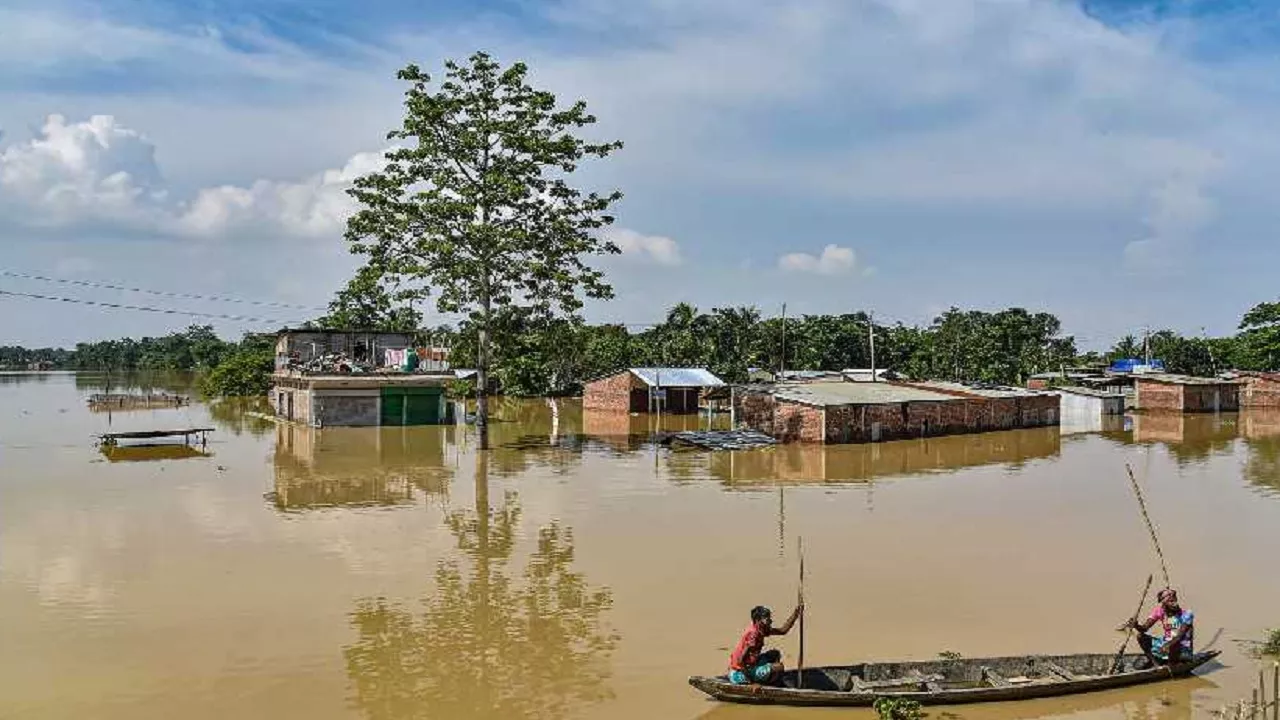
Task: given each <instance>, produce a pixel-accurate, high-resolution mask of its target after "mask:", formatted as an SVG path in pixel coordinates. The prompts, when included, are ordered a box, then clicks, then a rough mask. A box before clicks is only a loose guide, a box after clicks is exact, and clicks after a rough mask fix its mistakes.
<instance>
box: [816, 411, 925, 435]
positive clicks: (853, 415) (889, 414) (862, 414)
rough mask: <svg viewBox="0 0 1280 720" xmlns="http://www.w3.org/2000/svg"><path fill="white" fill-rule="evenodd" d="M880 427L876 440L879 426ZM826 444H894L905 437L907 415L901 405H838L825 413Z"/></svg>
mask: <svg viewBox="0 0 1280 720" xmlns="http://www.w3.org/2000/svg"><path fill="white" fill-rule="evenodd" d="M877 423H879V425H880V432H879V437H878V438H877V437H876V433H875V428H876V424H877ZM823 434H824V437H825V439H826V442H829V443H864V442H875V441H876V440H877V439H879V440H882V441H883V440H894V439H897V438H902V437H905V436H906V415H905V412H904V411H903V407H902V403H886V404H881V405H838V406H833V407H829V408H827V409H826V428H825V431H824V433H823Z"/></svg>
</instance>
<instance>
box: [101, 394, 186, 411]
mask: <svg viewBox="0 0 1280 720" xmlns="http://www.w3.org/2000/svg"><path fill="white" fill-rule="evenodd" d="M190 402H191V401H190V400H189V399H188V398H186V397H183V396H182V395H170V394H168V393H152V394H147V395H129V394H112V393H106V394H97V395H90V396H89V409H90V410H92V411H94V412H119V411H122V410H160V409H164V408H176V407H182V406H184V405H187V404H190Z"/></svg>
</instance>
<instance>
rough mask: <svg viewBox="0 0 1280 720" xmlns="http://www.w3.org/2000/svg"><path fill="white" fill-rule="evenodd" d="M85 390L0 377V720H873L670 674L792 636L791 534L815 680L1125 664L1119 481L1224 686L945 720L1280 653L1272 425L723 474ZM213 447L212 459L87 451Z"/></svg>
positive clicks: (561, 419) (1063, 712) (1186, 700)
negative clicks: (1247, 644) (201, 431)
mask: <svg viewBox="0 0 1280 720" xmlns="http://www.w3.org/2000/svg"><path fill="white" fill-rule="evenodd" d="M104 385H105V384H104V383H103V382H102V380H101V379H100V378H93V377H89V376H81V377H75V376H71V375H62V374H44V375H38V376H37V375H0V717H4V718H33V719H34V718H39V719H45V718H72V717H76V718H90V717H91V718H107V719H110V718H129V719H131V720H136V719H138V718H177V717H181V718H231V717H234V718H292V717H298V718H308V719H309V720H322V719H325V718H360V717H366V718H371V719H374V718H376V719H378V720H399V719H401V718H456V719H457V720H473V719H477V718H513V717H531V718H561V717H563V718H715V719H716V720H747V719H755V718H760V719H778V720H782V719H784V718H830V717H835V716H837V715H840V716H842V717H860V718H871V717H872V714H871V713H870V712H869V711H865V710H837V711H828V710H821V709H787V708H752V707H739V706H727V705H719V704H716V703H713V702H710V701H707V700H706V699H704V698H703V697H701V696H700V695H699V694H698V693H696V692H695V691H694V690H693V689H692V688H690V687H688V685H687V684H686V683H685V678H686V677H687V676H688V675H690V674H704V673H717V672H721V671H722V670H723V668H724V665H725V662H726V657H727V652H728V647H729V646H730V645H732V644H733V643H734V641H735V640H736V639H737V635H738V633H739V632H740V631H741V630H742V629H743V627H744V626H745V624H746V620H747V618H746V615H747V611H748V609H749V608H750V607H751V606H752V605H755V604H757V603H764V604H768V605H770V606H772V607H773V608H774V609H775V612H777V613H779V614H784V613H787V612H789V611H790V610H791V606H792V603H793V602H794V600H795V596H796V574H797V573H796V570H797V562H796V539H797V537H799V536H803V538H804V545H805V550H806V566H807V570H808V579H807V585H806V598H807V600H808V605H809V616H808V619H807V636H806V656H807V657H806V660H807V662H809V663H810V664H822V663H832V664H838V663H847V662H855V661H859V660H868V659H912V658H918V659H925V658H931V657H936V656H937V654H938V653H939V652H942V651H947V650H949V651H955V652H959V653H961V654H963V655H965V656H970V657H972V656H982V655H998V654H1016V653H1035V652H1054V653H1069V652H1108V651H1114V650H1115V648H1116V647H1117V646H1118V643H1119V641H1120V639H1121V638H1120V636H1118V635H1117V634H1116V633H1115V632H1114V630H1113V627H1114V625H1116V624H1117V623H1118V622H1120V621H1121V620H1122V619H1123V618H1124V617H1125V616H1126V615H1127V614H1128V613H1130V612H1132V608H1133V606H1134V605H1135V603H1136V602H1137V599H1138V597H1137V596H1138V593H1139V592H1140V591H1141V589H1142V583H1143V580H1145V577H1146V575H1147V574H1148V573H1150V572H1154V573H1156V575H1157V579H1158V578H1159V568H1158V564H1157V562H1156V560H1155V556H1154V553H1153V552H1152V550H1151V547H1150V542H1149V540H1148V538H1147V534H1146V529H1145V527H1144V526H1143V524H1142V520H1141V517H1140V515H1139V514H1138V511H1137V506H1136V502H1135V500H1134V498H1133V496H1132V494H1131V491H1130V489H1129V486H1128V481H1127V480H1126V478H1125V476H1124V464H1125V463H1126V462H1128V463H1131V464H1132V465H1133V467H1134V469H1135V471H1136V472H1137V474H1138V477H1139V479H1140V480H1141V482H1142V483H1143V487H1144V488H1145V490H1146V493H1147V498H1148V505H1149V508H1150V511H1151V513H1152V515H1153V517H1154V519H1155V520H1156V522H1157V523H1158V526H1159V533H1160V538H1161V541H1162V543H1163V545H1164V552H1165V554H1166V556H1167V558H1168V561H1169V570H1170V573H1171V575H1172V578H1173V582H1174V583H1175V584H1176V585H1177V586H1178V587H1180V588H1182V591H1183V595H1184V599H1185V601H1186V604H1187V605H1188V606H1189V607H1190V608H1192V609H1193V610H1194V611H1195V612H1196V614H1197V620H1198V623H1197V624H1198V644H1199V645H1200V646H1202V647H1203V646H1205V645H1207V644H1208V643H1210V642H1211V641H1212V642H1213V643H1214V646H1215V647H1217V648H1220V649H1222V650H1223V651H1224V654H1223V656H1222V658H1221V660H1222V662H1221V663H1216V664H1214V665H1213V666H1212V667H1209V668H1207V669H1205V670H1204V671H1203V672H1202V673H1201V674H1200V676H1199V677H1196V678H1193V679H1190V680H1186V681H1180V682H1173V683H1167V684H1162V685H1158V686H1148V687H1143V688H1134V689H1129V690H1123V691H1117V692H1108V693H1099V694H1094V695H1087V696H1080V697H1073V698H1061V699H1054V700H1043V701H1035V702H1026V703H1010V704H999V705H984V706H971V707H960V708H951V709H945V708H940V709H934V710H931V711H930V716H931V717H934V718H951V717H961V718H972V719H973V720H987V719H990V720H1004V719H1006V718H1050V717H1068V716H1070V717H1078V718H1124V719H1125V720H1137V719H1138V718H1142V719H1144V720H1147V719H1149V720H1157V719H1159V720H1179V719H1181V718H1192V717H1195V718H1208V717H1210V716H1211V713H1212V711H1213V710H1215V709H1217V708H1218V707H1220V706H1221V705H1223V704H1224V703H1226V702H1230V701H1233V700H1235V699H1237V698H1240V697H1242V696H1247V695H1248V693H1249V690H1250V688H1251V687H1252V684H1254V683H1256V678H1257V671H1258V668H1259V667H1260V663H1259V662H1258V661H1256V660H1254V659H1251V658H1250V657H1248V656H1247V655H1246V654H1245V652H1243V650H1242V648H1241V646H1240V645H1238V644H1237V643H1236V642H1235V641H1236V640H1240V639H1248V638H1257V637H1260V636H1261V635H1262V634H1263V632H1264V630H1265V629H1266V628H1268V627H1276V626H1280V562H1278V561H1277V560H1278V557H1280V416H1277V415H1271V416H1268V415H1265V414H1253V415H1218V416H1196V417H1171V418H1149V417H1139V418H1136V419H1132V420H1126V421H1120V422H1118V423H1115V424H1112V425H1110V426H1109V429H1107V430H1106V431H1104V432H1101V433H1072V432H1070V430H1069V429H1064V430H1061V431H1060V430H1058V429H1037V430H1025V431H1016V432H1006V433H993V434H988V435H971V436H960V437H949V438H933V439H927V440H915V441H906V442H896V443H885V444H880V445H868V446H844V447H831V448H826V449H823V448H818V447H802V446H786V447H777V448H772V449H764V450H753V451H743V452H734V453H724V452H720V453H711V452H703V451H672V450H670V449H667V448H663V447H657V446H655V445H654V444H652V443H651V442H649V440H648V436H649V434H650V433H651V432H653V431H654V430H655V429H657V428H658V427H660V426H661V427H665V428H666V429H678V428H690V429H693V428H698V427H705V425H706V422H707V421H706V419H705V418H697V417H692V418H689V417H684V418H672V417H665V418H663V419H662V421H661V423H660V422H659V420H658V419H657V418H653V417H644V416H639V417H633V416H603V415H599V414H593V413H586V414H585V416H584V413H583V411H582V410H581V409H580V407H579V406H578V405H577V404H576V403H575V402H573V401H560V402H558V403H556V404H555V406H554V408H553V405H552V404H550V403H548V402H545V401H519V402H517V401H506V402H498V403H497V415H498V417H499V418H500V421H499V422H495V423H494V425H493V428H492V444H493V449H492V450H491V451H490V452H488V453H477V451H476V441H475V437H474V435H473V433H472V429H471V428H465V427H419V428H385V429H343V428H331V429H323V430H315V429H309V428H302V427H293V426H287V425H281V426H277V425H275V424H274V423H272V422H270V421H262V420H259V419H256V418H255V417H253V416H252V415H249V414H246V413H247V412H248V411H251V410H252V409H253V408H252V407H247V406H245V405H244V404H242V403H224V404H217V405H214V406H212V407H210V406H206V405H202V404H199V403H196V404H194V405H192V406H190V407H184V408H178V409H165V410H142V411H132V412H126V413H116V414H112V415H111V416H110V417H107V416H103V415H100V414H96V413H93V414H91V413H90V412H89V411H88V409H87V408H86V406H85V399H86V398H87V396H88V395H89V394H91V393H93V392H101V391H103V389H104ZM115 386H116V387H118V386H119V384H118V383H116V384H115ZM160 389H168V390H176V391H182V389H183V388H182V387H180V386H179V387H174V386H171V385H170V386H164V387H161V388H160ZM206 424H210V425H212V426H214V427H216V428H218V429H217V431H216V432H214V433H213V434H212V436H211V438H210V440H211V442H210V443H209V446H208V447H207V448H206V449H205V451H204V453H195V454H193V453H189V452H185V451H175V450H174V449H173V448H159V449H154V450H145V449H141V450H138V449H135V450H133V451H131V452H130V453H127V454H125V455H123V456H120V457H116V458H108V457H105V456H104V455H103V454H101V453H99V452H98V451H97V450H96V449H95V448H94V447H93V445H92V442H91V436H92V435H93V434H94V433H97V432H102V431H104V430H107V429H108V428H110V429H115V430H128V429H155V428H159V427H169V426H184V425H185V426H199V425H206ZM777 644H778V646H779V647H780V648H781V649H782V650H783V652H784V654H785V656H786V658H787V659H788V660H789V661H791V662H794V660H795V652H796V647H797V642H796V637H795V632H794V631H793V633H792V636H790V637H787V638H781V639H780V640H779V642H778V643H777ZM1269 674H1270V671H1269V669H1268V675H1269Z"/></svg>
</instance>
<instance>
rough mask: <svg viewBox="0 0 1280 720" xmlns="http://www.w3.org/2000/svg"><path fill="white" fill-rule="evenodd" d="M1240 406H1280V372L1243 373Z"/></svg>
mask: <svg viewBox="0 0 1280 720" xmlns="http://www.w3.org/2000/svg"><path fill="white" fill-rule="evenodd" d="M1240 379H1241V380H1242V381H1243V382H1244V385H1243V386H1241V387H1240V407H1242V408H1280V373H1263V372H1250V373H1241V375H1240Z"/></svg>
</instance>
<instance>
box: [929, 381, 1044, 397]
mask: <svg viewBox="0 0 1280 720" xmlns="http://www.w3.org/2000/svg"><path fill="white" fill-rule="evenodd" d="M912 385H915V386H916V387H922V388H931V389H934V390H938V391H940V392H944V393H945V392H950V393H965V394H967V395H977V396H979V397H989V398H1011V397H1034V396H1036V395H1043V394H1045V393H1044V391H1039V390H1024V389H1022V388H1015V387H1005V386H1003V385H979V384H974V385H965V384H964V383H958V382H948V381H945V380H923V381H921V382H916V383H912Z"/></svg>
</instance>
